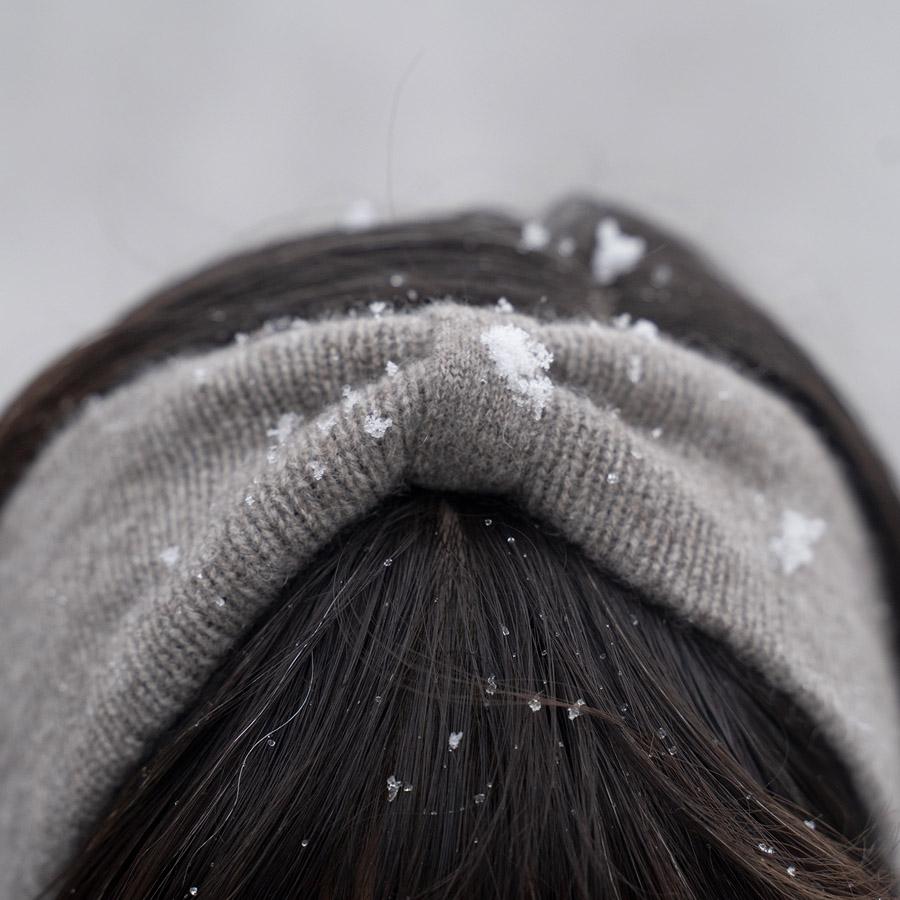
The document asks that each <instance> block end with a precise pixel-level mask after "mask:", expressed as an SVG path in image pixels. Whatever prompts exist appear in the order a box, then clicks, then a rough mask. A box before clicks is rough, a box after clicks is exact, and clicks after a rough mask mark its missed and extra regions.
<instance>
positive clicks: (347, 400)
mask: <svg viewBox="0 0 900 900" xmlns="http://www.w3.org/2000/svg"><path fill="white" fill-rule="evenodd" d="M341 396H342V397H343V398H344V399H343V403H344V408H345V409H353V407H354V406H356V404H357V403H359V391H355V390H353V388H352V387H350V385H349V384H345V385H344V386H343V387H342V388H341Z"/></svg>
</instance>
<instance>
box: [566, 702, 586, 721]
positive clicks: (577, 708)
mask: <svg viewBox="0 0 900 900" xmlns="http://www.w3.org/2000/svg"><path fill="white" fill-rule="evenodd" d="M585 705H586V704H585V702H584V698H583V697H579V698H578V699H577V700H576V701H575V702H574V703H573V704H572V705H571V706H570V707H569V708H568V710H567V712H568V714H569V719H577V718H578V717H579V716H580V715H581V710H582V707H584V706H585Z"/></svg>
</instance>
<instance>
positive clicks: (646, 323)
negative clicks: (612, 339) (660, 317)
mask: <svg viewBox="0 0 900 900" xmlns="http://www.w3.org/2000/svg"><path fill="white" fill-rule="evenodd" d="M612 325H613V328H615V329H616V330H617V331H630V332H631V333H632V334H633V335H634V336H635V337H639V338H643V339H644V340H645V341H655V340H657V339H658V338H659V328H657V326H656V324H655V323H654V322H651V321H650V320H649V319H635V320H634V321H633V322H632V321H631V316H630V315H628V313H622V315H620V316H613V318H612Z"/></svg>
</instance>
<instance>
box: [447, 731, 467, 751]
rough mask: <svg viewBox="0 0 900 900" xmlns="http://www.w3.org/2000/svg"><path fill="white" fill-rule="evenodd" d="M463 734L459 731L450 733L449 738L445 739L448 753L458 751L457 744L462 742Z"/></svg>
mask: <svg viewBox="0 0 900 900" xmlns="http://www.w3.org/2000/svg"><path fill="white" fill-rule="evenodd" d="M462 736H463V733H462V732H461V731H451V732H450V737H449V738H448V739H447V746H448V747H449V749H450V751H451V752H452V751H454V750H458V749H459V742H460V741H461V740H462Z"/></svg>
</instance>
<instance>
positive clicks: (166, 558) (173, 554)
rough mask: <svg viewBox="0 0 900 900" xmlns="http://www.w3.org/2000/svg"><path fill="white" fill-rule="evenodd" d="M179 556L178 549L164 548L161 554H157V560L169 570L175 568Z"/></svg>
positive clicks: (179, 551) (173, 547)
mask: <svg viewBox="0 0 900 900" xmlns="http://www.w3.org/2000/svg"><path fill="white" fill-rule="evenodd" d="M179 556H181V550H180V548H178V547H175V546H172V547H166V549H165V550H163V552H162V553H160V554H159V558H160V560H161V561H162V563H163V564H164V565H166V566H168V568H170V569H174V568H175V564H176V563H177V562H178V557H179Z"/></svg>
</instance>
